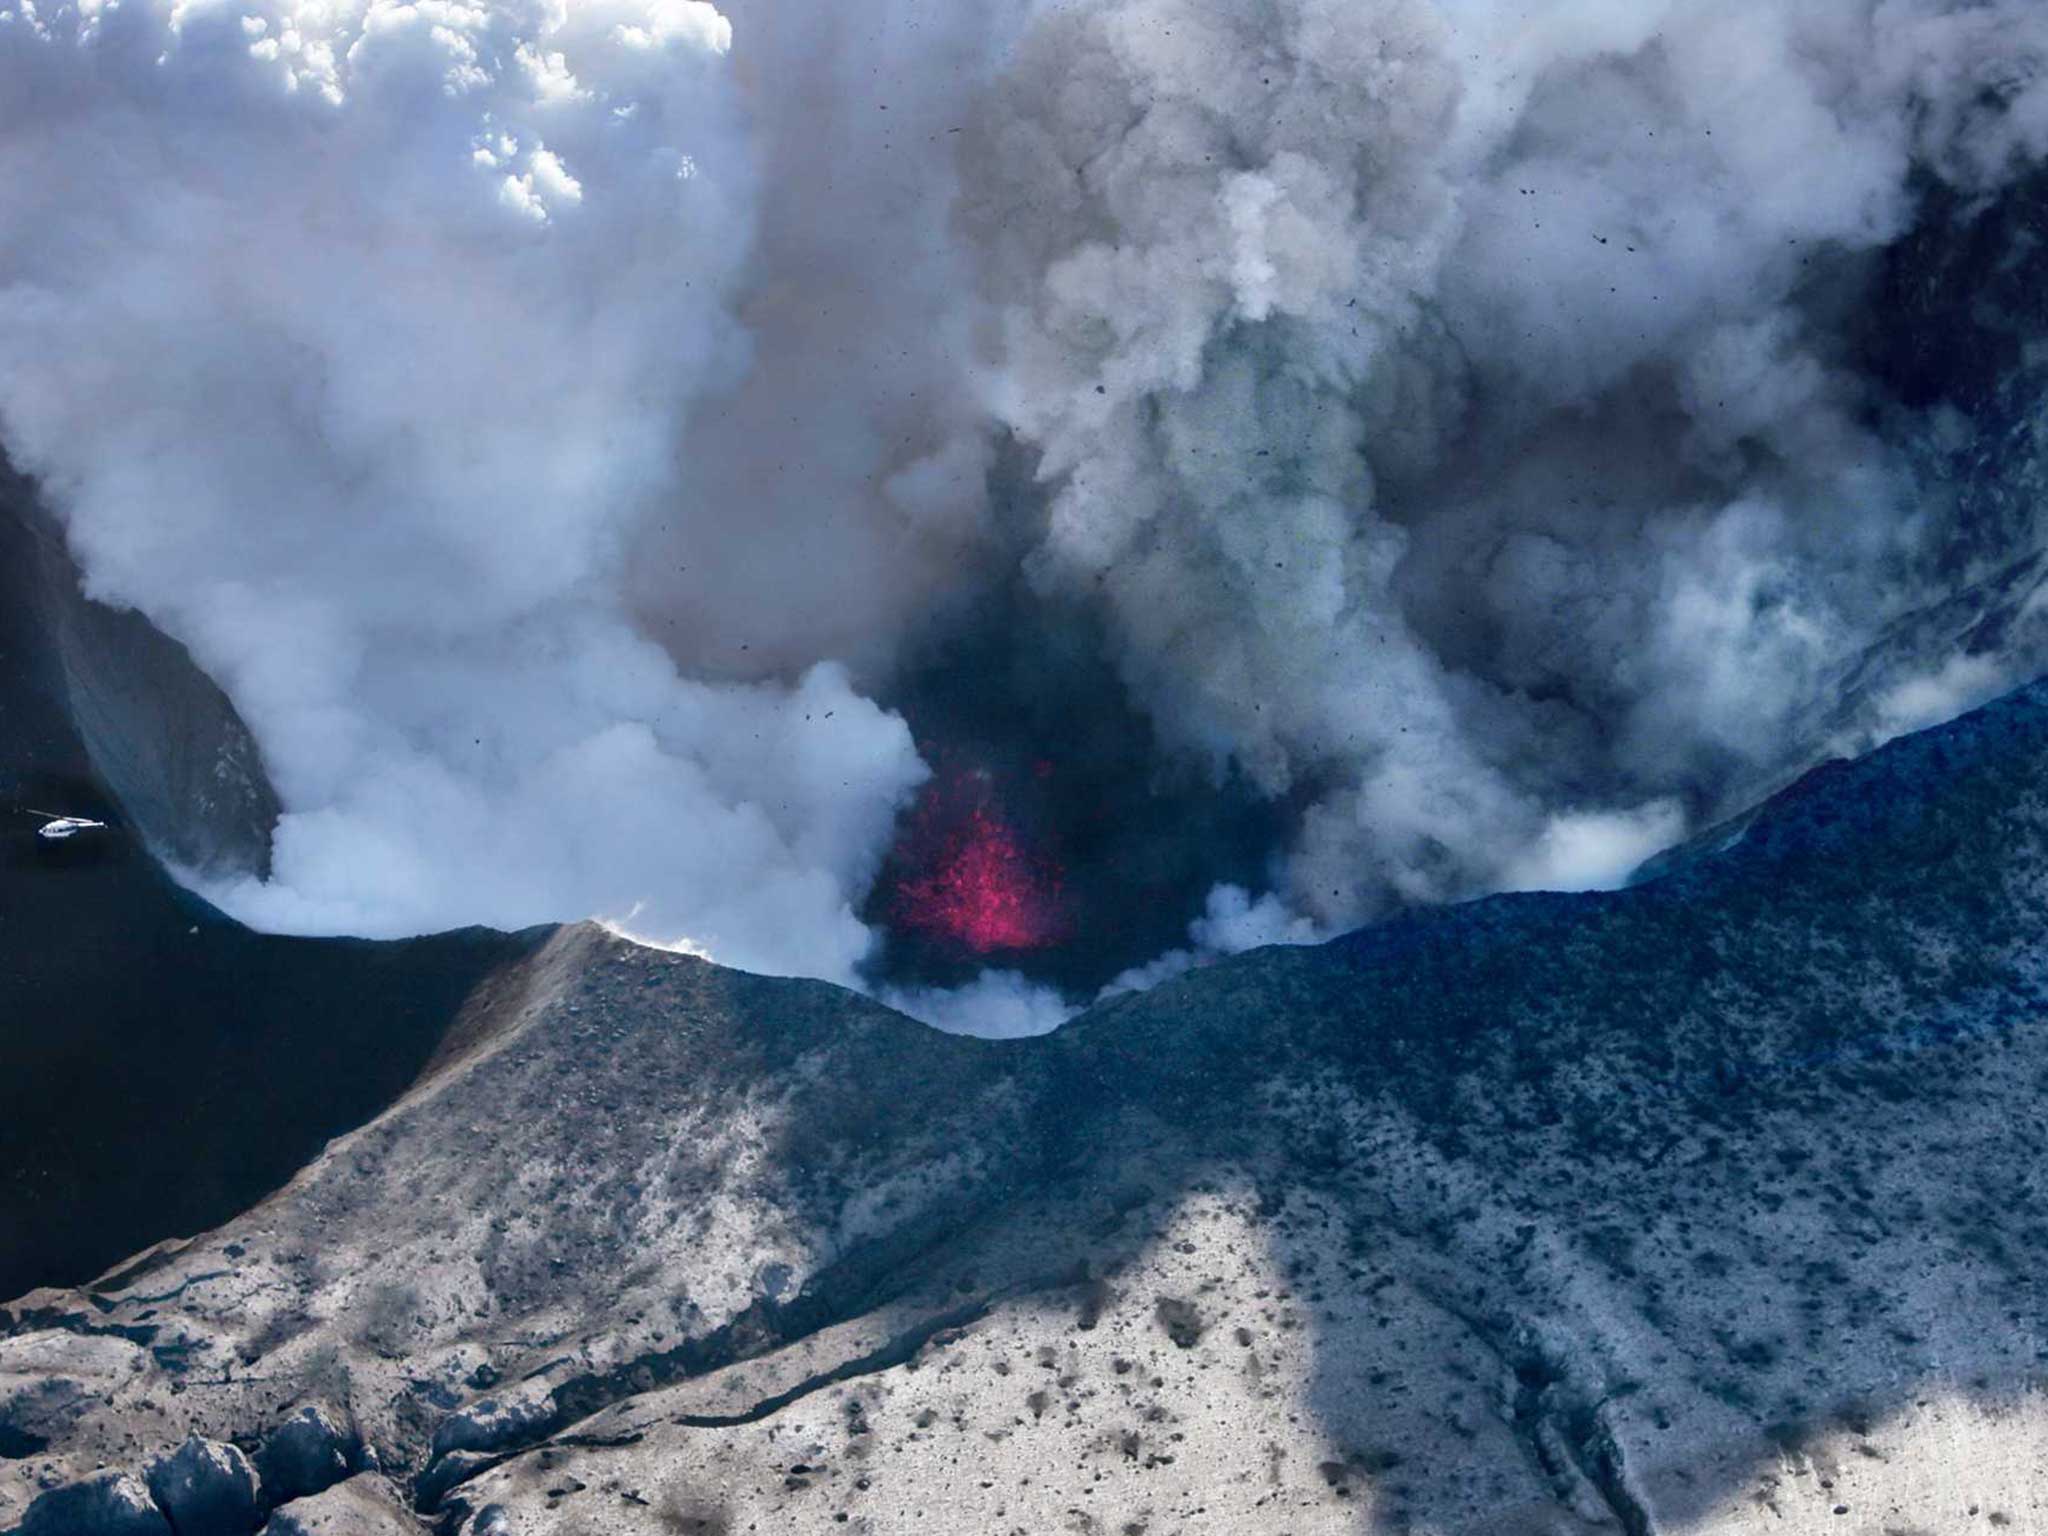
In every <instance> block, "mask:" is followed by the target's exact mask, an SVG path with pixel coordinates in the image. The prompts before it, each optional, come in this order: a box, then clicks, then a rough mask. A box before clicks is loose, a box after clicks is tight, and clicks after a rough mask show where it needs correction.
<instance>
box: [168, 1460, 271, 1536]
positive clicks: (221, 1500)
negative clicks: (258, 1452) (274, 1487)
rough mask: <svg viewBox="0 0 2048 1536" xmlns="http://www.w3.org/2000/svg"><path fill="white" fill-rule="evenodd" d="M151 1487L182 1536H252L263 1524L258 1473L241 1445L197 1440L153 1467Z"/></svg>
mask: <svg viewBox="0 0 2048 1536" xmlns="http://www.w3.org/2000/svg"><path fill="white" fill-rule="evenodd" d="M148 1486H149V1494H150V1497H151V1498H152V1499H154V1500H155V1501H156V1505H157V1508H159V1509H161V1510H162V1511H163V1512H164V1515H165V1517H166V1518H167V1519H168V1520H169V1521H170V1523H171V1529H172V1530H173V1531H175V1532H176V1533H177V1536H250V1532H252V1531H254V1530H255V1529H256V1527H257V1526H258V1525H259V1524H261V1523H262V1519H263V1504H262V1501H261V1499H260V1498H259V1497H258V1494H257V1485H256V1470H255V1468H253V1467H252V1466H250V1465H249V1458H248V1457H246V1456H244V1455H243V1454H242V1452H241V1449H240V1447H238V1446H233V1445H223V1444H221V1443H220V1442H219V1441H218V1440H205V1439H202V1438H200V1437H199V1436H198V1435H193V1436H191V1437H190V1438H189V1439H187V1440H186V1441H185V1443H184V1444H183V1445H181V1446H179V1447H178V1448H177V1449H176V1450H175V1451H173V1452H171V1453H170V1454H169V1455H167V1456H163V1457H159V1458H158V1459H157V1460H156V1461H154V1462H152V1463H151V1464H150V1467H149V1479H148Z"/></svg>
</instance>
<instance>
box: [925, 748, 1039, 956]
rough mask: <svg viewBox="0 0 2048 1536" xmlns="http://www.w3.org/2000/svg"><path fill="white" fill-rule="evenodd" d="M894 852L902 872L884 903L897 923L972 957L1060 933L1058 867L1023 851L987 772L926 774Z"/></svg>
mask: <svg viewBox="0 0 2048 1536" xmlns="http://www.w3.org/2000/svg"><path fill="white" fill-rule="evenodd" d="M897 852H898V856H899V858H900V859H901V860H902V865H903V868H904V871H905V873H904V874H903V876H902V878H901V879H900V880H899V881H898V883H897V886H896V891H895V899H894V901H893V902H892V904H891V905H892V906H893V908H894V912H895V917H896V921H897V922H898V923H899V924H901V925H902V926H903V927H904V928H907V929H910V930H912V931H913V932H917V933H921V934H923V935H925V936H926V937H928V938H933V939H939V940H942V941H945V942H949V943H953V944H958V945H960V946H962V947H963V948H966V949H969V950H972V951H973V952H974V953H975V954H978V955H985V954H989V953H991V952H993V951H995V950H1018V949H1040V948H1043V947H1044V946H1045V945H1047V944H1051V943H1053V942H1055V941H1056V940H1057V939H1058V938H1059V937H1060V935H1061V931H1062V927H1063V923H1062V919H1061V914H1060V878H1059V871H1058V869H1057V868H1056V867H1054V866H1053V865H1052V864H1051V863H1050V862H1049V861H1047V860H1045V859H1042V858H1038V857H1034V856H1033V855H1032V854H1031V853H1030V852H1029V851H1028V850H1027V849H1026V847H1025V845H1024V842H1023V839H1022V838H1021V837H1019V835H1018V833H1017V829H1016V828H1015V827H1014V826H1012V825H1011V823H1010V821H1009V819H1008V818H1007V817H1006V816H1004V815H1003V813H1002V811H1001V809H1000V808H999V807H998V806H997V804H996V799H995V786H994V783H993V781H992V780H991V778H990V776H989V775H988V774H987V773H985V772H982V771H979V770H970V771H967V772H953V773H944V774H941V775H940V777H938V778H935V779H933V780H932V782H931V783H930V784H929V785H927V786H926V787H925V792H924V794H923V795H922V796H921V797H919V800H918V803H917V806H916V808H915V809H914V810H912V812H911V813H910V819H909V821H908V823H907V825H906V826H905V828H904V833H903V839H902V841H901V842H900V843H899V844H898V848H897Z"/></svg>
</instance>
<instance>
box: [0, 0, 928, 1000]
mask: <svg viewBox="0 0 2048 1536" xmlns="http://www.w3.org/2000/svg"><path fill="white" fill-rule="evenodd" d="M729 35H730V34H729V27H728V24H727V22H726V21H725V19H724V18H723V17H721V16H720V15H719V14H718V13H717V12H716V11H715V10H713V9H711V8H710V7H709V6H706V5H702V4H698V3H694V0H619V3H605V0H597V3H589V0H579V4H577V5H575V6H573V7H567V8H562V7H557V6H552V5H548V4H538V3H536V4H531V5H522V4H517V3H514V4H502V3H495V0H494V3H492V4H490V5H462V4H442V3H437V0H429V3H423V4H417V5H413V4H404V5H400V4H384V3H370V4H356V5H341V6H325V5H320V6H315V5H292V4H258V5H250V6H241V5H185V4H180V5H177V6H157V5H148V4H143V5H120V6H105V7H98V6H91V7H71V6H66V7H63V8H60V9H57V10H55V11H52V12H51V13H49V14H48V15H45V14H43V13H42V12H40V11H38V10H36V9H34V8H31V6H29V5H28V4H26V3H22V4H13V5H10V6H8V7H7V8H6V9H4V10H0V82H4V88H0V205H4V209H5V219H4V224H5V232H4V234H0V356H4V363H0V434H4V439H5V441H6V443H7V446H8V448H9V451H10V452H11V453H12V454H13V455H15V456H16V457H17V459H18V460H19V461H20V462H21V463H22V464H23V466H24V467H25V468H27V469H29V470H31V471H32V472H34V473H35V474H36V475H38V476H39V477H40V478H41V480H42V482H43V484H44V487H45V490H46V494H47V495H48V496H49V497H50V498H51V499H52V501H53V502H54V504H55V505H56V507H57V509H58V510H59V511H60V513H61V515H62V516H63V517H64V519H65V521H66V524H67V526H68V529H69V534H70V539H71V542H72V544H73V546H74V548H75V550H76V552H77V554H78V556H79V558H80V560H81V563H82V565H83V567H84V569H85V571H86V573H87V578H88V583H89V590H90V591H91V592H92V594H93V595H94V596H96V597H99V598H102V599H104V600H106V601H109V602H113V603H118V604H126V605H132V606H135V607H137V608H140V609H141V610H142V611H143V612H144V613H146V614H147V615H148V616H149V617H150V618H151V619H152V620H154V621H155V622H156V623H157V624H158V625H159V626H160V627H162V628H163V629H165V630H166V631H168V632H169V633H170V634H172V635H174V636H175V637H176V638H178V639H180V640H182V641H183V642H185V644H186V645H187V646H188V647H189V648H190V649H191V651H192V653H193V655H194V657H195V658H196V659H197V660H198V662H199V663H200V664H201V665H202V666H203V667H205V668H206V669H207V671H208V672H210V673H211V674H212V676H213V677H214V678H215V679H216V680H217V681H219V682H220V683H221V684H222V686H223V687H224V688H225V689H226V690H227V692H228V693H229V695H230V696H231V697H232V699H233V700H234V702H235V704H236V705H237V707H238V708H239V709H240V711H241V713H242V714H243V716H244V717H245V718H246V720H247V722H248V723H249V725H250V727H251V728H252V730H253V732H254V734H255V736H256V739H257V740H258V742H259V743H260V744H261V747H262V750H263V755H264V760H265V763H266V765H267V767H268V769H269V771H270V773H271V775H272V777H273V779H274V780H275V783H276V787H277V789H278V792H279V794H280V796H281V799H282V802H283V804H284V806H285V808H286V809H285V815H284V817H283V820H282V821H281V822H280V823H279V825H278V827H277V829H276V835H275V857H274V875H273V878H272V879H271V880H270V881H268V882H267V883H261V884H259V883H256V882H254V881H245V882H243V883H241V884H239V885H237V886H235V887H232V888H229V889H226V890H223V891H220V892H218V893H216V894H218V895H219V897H220V898H221V899H222V900H223V901H224V903H225V904H226V905H227V906H228V908H229V909H230V910H231V911H233V912H234V913H235V914H236V915H238V916H241V917H244V918H246V919H248V920H249V921H251V922H253V923H256V924H258V925H259V926H264V927H276V928H287V929H295V930H312V931H345V932H355V933H365V934H398V933H408V932H417V931H420V930H423V929H429V928H435V927H445V926H449V925H452V924H459V923H470V922H481V923H490V924H495V925H498V926H502V927H517V926H521V925H525V924H529V923H535V922H539V921H542V920H546V919H552V918H560V917H564V916H572V915H597V914H603V915H623V913H624V912H625V911H626V910H628V909H629V908H632V907H634V906H636V905H637V906H638V907H639V916H638V917H637V919H636V922H638V923H639V924H641V925H642V926H643V929H644V931H648V932H650V933H652V934H654V935H656V936H658V937H659V936H681V935H687V936H688V937H690V938H691V939H693V940H695V941H697V942H699V943H702V944H704V945H706V946H707V947H709V948H711V949H712V950H714V951H715V952H716V953H718V954H719V955H720V956H721V957H723V958H727V959H729V960H731V961H733V962H734V963H738V964H742V965H753V966H760V967H764V968H770V969H776V970H792V971H803V972H811V973H816V974H822V975H828V976H840V977H845V976H849V975H850V974H851V967H852V965H853V964H854V962H855V961H856V960H857V959H858V958H859V957H860V956H861V955H862V954H863V953H864V952H865V950H866V947H867V943H868V935H867V932H866V930H865V928H864V927H863V925H862V924H861V923H860V922H859V921H858V920H857V919H856V918H855V916H854V915H853V912H852V910H851V905H850V901H851V897H852V894H853V893H855V892H857V891H858V890H859V889H860V888H861V886H862V884H863V883H864V882H865V880H866V879H867V878H869V876H870V875H871V873H872V870H873V866H874V863H875V861H876V859H877V858H878V857H879V853H880V850H881V847H882V846H883V845H884V844H885V843H886V840H887V836H888V829H889V826H890V822H891V819H892V817H893V815H894V813H895V811H896V809H897V807H898V806H899V804H900V803H901V802H902V800H903V799H904V797H905V796H906V794H907V793H908V792H909V791H910V790H911V789H912V788H913V787H914V786H915V785H916V783H917V782H918V781H919V779H920V778H921V777H922V774H923V768H922V765H921V764H920V763H919V762H918V760H917V757H916V754H915V752H914V751H913V750H912V748H911V745H910V740H909V735H908V732H907V731H906V730H905V728H904V727H903V725H902V723H901V722H900V721H899V720H897V719H894V718H892V717H890V716H888V715H887V714H885V713H883V712H882V711H881V710H879V709H877V708H876V707H875V706H874V705H873V704H871V703H869V702H867V701H866V700H865V699H863V698H861V697H860V696H858V695H856V694H855V693H854V692H853V691H852V690H851V689H850V687H849V685H848V682H847V679H846V677H845V674H844V672H843V671H842V670H841V669H840V668H838V667H836V666H834V665H833V664H831V663H830V662H829V661H824V660H821V661H820V663H819V664H818V665H816V666H813V667H811V668H809V669H806V670H803V671H801V673H800V674H798V675H795V676H794V677H793V678H792V679H791V680H790V681H788V682H784V683H774V684H761V685H758V686H746V685H738V684H730V683H707V682H702V681H695V680H692V679H690V678H687V677H684V676H682V675H680V674H679V673H678V671H677V669H676V667H675V666H674V664H673V662H672V661H671V660H670V659H669V657H668V656H667V655H665V654H664V653H663V652H662V651H661V650H660V649H659V648H658V647H657V646H656V645H654V644H652V643H651V642H650V641H649V640H648V639H646V638H645V637H644V636H643V635H642V634H641V633H639V632H638V631H637V630H636V628H635V627H634V626H633V625H632V624H631V623H630V622H629V617H628V611H627V606H626V603H625V600H624V597H623V592H624V588H625V585H626V580H625V578H626V574H627V569H626V567H627V562H626V558H625V556H626V551H627V547H628V542H629V538H630V536H631V535H632V534H633V533H634V531H635V530H636V529H637V528H638V527H639V526H640V524H641V523H642V522H643V521H644V520H645V519H646V518H648V517H649V516H651V515H653V514H654V513H656V512H657V511H661V512H672V511H673V509H674V508H675V506H676V504H677V499H678V496H679V488H680V485H681V480H680V474H679V470H678V466H677V449H676V438H677V434H678V433H679V431H680V430H681V428H682V426H683V424H684V422H685V420H686V419H687V416H688V413H689V411H690V409H691V407H692V406H693V404H695V403H696V402H698V401H699V400H700V399H701V398H702V397H703V396H704V394H705V392H706V391H707V390H708V389H710V388H713V387H716V386H720V385H724V384H727V383H729V382H730V381H731V380H733V379H734V378H737V377H739V376H741V374H742V373H743V372H744V369H745V366H746V352H747V344H746V338H745V336H744V333H743V332H742V331H741V330H740V328H739V327H738V326H737V324H736V323H735V321H734V319H733V317H732V314H731V297H732V295H733V293H734V292H735V291H736V287H737V284H738V281H739V275H740V272H741V270H742V268H743V266H744V264H745V261H746V255H747V244H748V237H749V231H750V230H751V227H752V220H753V212H752V210H753V205H754V202H755V199H756V196H757V186H756V175H755V167H754V165H753V163H752V159H751V156H750V154H749V152H748V149H747V142H746V135H745V133H744V132H743V130H742V126H741V118H740V112H739V107H738V103H737V99H736V92H735V90H734V89H733V87H732V84H731V81H730V79H729V69H728V67H727V65H726V63H725V60H724V55H725V52H726V49H727V46H728V42H729Z"/></svg>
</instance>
